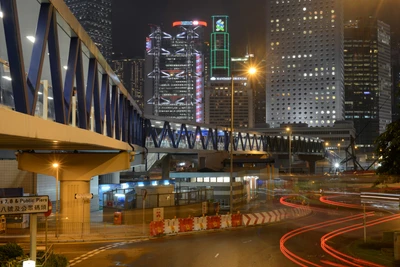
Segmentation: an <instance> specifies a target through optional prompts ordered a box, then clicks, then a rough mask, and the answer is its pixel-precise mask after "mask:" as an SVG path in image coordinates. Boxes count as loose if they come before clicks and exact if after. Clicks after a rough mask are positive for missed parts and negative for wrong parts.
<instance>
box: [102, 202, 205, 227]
mask: <svg viewBox="0 0 400 267" xmlns="http://www.w3.org/2000/svg"><path fill="white" fill-rule="evenodd" d="M201 205H202V204H201V203H195V204H189V205H185V206H175V207H164V219H173V218H174V216H176V217H177V218H187V217H189V215H190V216H192V217H196V216H201V215H202V213H201V211H202V209H201V207H202V206H201ZM209 210H210V208H209ZM117 211H120V210H118V209H116V208H112V207H104V208H103V222H108V223H114V212H117ZM121 212H122V224H141V223H143V210H142V209H133V210H126V211H121ZM151 221H153V209H145V223H146V224H149V223H150V222H151ZM146 227H147V226H146Z"/></svg>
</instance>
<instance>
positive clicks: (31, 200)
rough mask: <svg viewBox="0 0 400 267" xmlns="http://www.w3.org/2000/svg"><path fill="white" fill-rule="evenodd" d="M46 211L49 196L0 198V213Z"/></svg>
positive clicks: (47, 209)
mask: <svg viewBox="0 0 400 267" xmlns="http://www.w3.org/2000/svg"><path fill="white" fill-rule="evenodd" d="M48 211H49V196H32V197H2V198H0V214H4V215H7V214H30V213H45V212H48Z"/></svg>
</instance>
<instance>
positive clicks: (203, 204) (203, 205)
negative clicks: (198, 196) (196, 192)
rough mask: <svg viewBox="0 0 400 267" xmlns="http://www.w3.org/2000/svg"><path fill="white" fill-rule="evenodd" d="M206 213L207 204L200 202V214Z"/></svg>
mask: <svg viewBox="0 0 400 267" xmlns="http://www.w3.org/2000/svg"><path fill="white" fill-rule="evenodd" d="M207 213H208V203H207V202H201V214H207Z"/></svg>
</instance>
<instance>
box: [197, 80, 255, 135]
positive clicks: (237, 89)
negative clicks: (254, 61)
mask: <svg viewBox="0 0 400 267" xmlns="http://www.w3.org/2000/svg"><path fill="white" fill-rule="evenodd" d="M233 81H234V109H233V118H234V119H233V125H234V128H252V127H253V126H254V109H253V91H252V89H251V88H250V86H249V84H248V79H247V77H243V76H235V77H234V79H233ZM231 93H232V81H231V77H230V76H229V77H212V78H211V81H210V82H209V86H207V88H206V91H205V101H204V102H205V115H206V116H205V123H207V124H213V125H218V126H224V127H230V126H231Z"/></svg>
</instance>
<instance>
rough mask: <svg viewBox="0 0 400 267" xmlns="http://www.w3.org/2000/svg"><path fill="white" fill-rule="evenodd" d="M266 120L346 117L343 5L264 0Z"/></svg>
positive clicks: (312, 122)
mask: <svg viewBox="0 0 400 267" xmlns="http://www.w3.org/2000/svg"><path fill="white" fill-rule="evenodd" d="M267 10H268V13H267V16H266V18H267V58H268V60H267V66H266V67H267V69H266V102H267V106H266V109H267V110H266V122H267V123H269V124H270V126H271V127H272V128H275V127H279V126H280V125H281V124H295V123H307V124H308V125H309V126H310V127H316V126H317V127H327V126H333V125H334V123H335V121H337V120H343V119H344V76H343V2H342V0H319V1H267Z"/></svg>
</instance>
